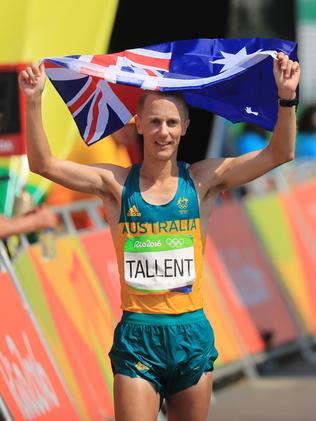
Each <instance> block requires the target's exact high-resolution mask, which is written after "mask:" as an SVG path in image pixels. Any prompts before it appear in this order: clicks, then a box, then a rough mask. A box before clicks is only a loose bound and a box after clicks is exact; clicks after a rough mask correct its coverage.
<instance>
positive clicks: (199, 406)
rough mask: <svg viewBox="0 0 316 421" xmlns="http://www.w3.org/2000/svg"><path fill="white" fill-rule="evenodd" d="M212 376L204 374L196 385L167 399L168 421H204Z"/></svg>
mask: <svg viewBox="0 0 316 421" xmlns="http://www.w3.org/2000/svg"><path fill="white" fill-rule="evenodd" d="M212 383H213V376H212V373H211V372H207V373H204V374H203V375H202V377H201V378H200V380H199V381H198V383H197V384H196V385H194V386H191V387H189V388H187V389H184V390H182V391H181V392H178V393H175V394H173V395H171V396H169V397H168V399H167V414H168V421H206V419H207V414H208V409H209V405H210V400H211V393H212Z"/></svg>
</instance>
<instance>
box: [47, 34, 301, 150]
mask: <svg viewBox="0 0 316 421" xmlns="http://www.w3.org/2000/svg"><path fill="white" fill-rule="evenodd" d="M296 48H297V45H296V43H294V42H291V41H284V40H280V39H264V38H247V39H195V40H188V41H174V42H168V43H164V44H159V45H153V46H149V47H145V48H136V49H132V50H125V51H123V52H120V53H116V54H102V55H82V56H79V55H74V56H63V57H55V58H45V59H43V60H42V61H43V62H44V65H45V69H46V73H47V76H48V77H49V79H50V80H51V82H52V83H53V85H54V86H55V88H56V89H57V91H58V92H59V94H60V95H61V97H62V99H63V100H64V101H65V103H66V104H67V106H68V108H69V110H70V112H71V113H72V115H73V118H74V120H75V122H76V124H77V126H78V129H79V132H80V134H81V136H82V138H83V139H84V140H85V142H86V143H87V144H88V145H91V144H92V143H94V142H97V141H98V140H100V139H102V138H104V137H106V136H108V135H110V134H111V133H113V132H115V131H116V130H118V129H120V128H121V127H123V126H124V125H125V124H126V123H128V122H129V121H130V119H131V118H132V117H133V116H134V115H135V113H136V109H137V103H138V100H139V97H140V95H141V94H142V92H143V91H144V90H154V91H173V90H176V91H182V92H183V95H184V98H185V100H186V101H187V102H188V104H189V105H191V106H194V107H199V108H203V109H206V110H209V111H211V112H213V113H216V114H219V115H221V116H223V117H225V118H227V119H229V120H231V121H233V122H240V121H244V122H254V123H256V124H258V125H261V126H262V127H264V128H266V129H268V130H273V128H274V125H275V123H276V119H277V90H276V85H275V82H274V76H273V72H272V59H273V58H275V55H276V53H277V52H278V51H283V52H284V53H286V54H288V55H289V56H290V58H291V59H293V60H297V57H296Z"/></svg>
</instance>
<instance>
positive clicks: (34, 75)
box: [19, 63, 46, 99]
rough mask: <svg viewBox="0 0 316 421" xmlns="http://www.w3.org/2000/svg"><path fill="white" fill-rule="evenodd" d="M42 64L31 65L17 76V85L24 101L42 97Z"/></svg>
mask: <svg viewBox="0 0 316 421" xmlns="http://www.w3.org/2000/svg"><path fill="white" fill-rule="evenodd" d="M45 80H46V75H45V69H44V64H43V63H42V64H41V65H40V66H39V65H38V64H35V63H33V64H31V65H30V66H28V67H27V68H26V69H25V70H22V71H21V72H20V74H19V85H20V88H21V89H22V91H23V92H24V95H25V97H26V99H35V98H37V97H40V96H41V95H42V92H43V90H44V86H45Z"/></svg>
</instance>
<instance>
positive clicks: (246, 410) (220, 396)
mask: <svg viewBox="0 0 316 421" xmlns="http://www.w3.org/2000/svg"><path fill="white" fill-rule="evenodd" d="M214 397H215V399H213V401H212V406H211V409H210V413H209V417H208V421H283V420H284V421H285V420H286V421H315V420H316V365H311V364H307V363H304V362H301V361H294V362H293V361H292V362H291V363H288V364H286V365H284V366H282V367H278V368H277V369H275V370H273V371H271V372H270V373H269V374H265V375H263V376H261V377H259V379H258V381H255V382H254V383H250V382H249V381H247V380H241V381H238V382H237V383H234V384H233V385H229V386H225V387H224V388H221V389H219V390H217V391H216V392H215V396H214Z"/></svg>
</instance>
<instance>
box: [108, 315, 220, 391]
mask: <svg viewBox="0 0 316 421" xmlns="http://www.w3.org/2000/svg"><path fill="white" fill-rule="evenodd" d="M217 355H218V353H217V350H216V348H215V347H214V333H213V329H212V327H211V325H210V323H209V321H208V320H207V318H206V317H205V314H204V312H203V310H197V311H194V312H192V313H183V314H179V315H178V314H176V315H169V314H143V313H131V312H126V311H125V312H123V317H122V320H121V321H120V322H119V324H118V325H117V327H116V329H115V332H114V342H113V346H112V349H111V351H110V353H109V356H110V359H111V363H112V370H113V373H114V375H115V374H118V373H119V374H124V375H126V376H129V377H134V378H135V377H141V378H143V379H145V380H148V381H149V382H151V383H152V384H153V385H154V387H155V389H156V391H157V392H158V393H159V394H160V397H161V399H163V398H168V396H170V395H172V394H174V393H177V392H180V391H181V390H184V389H186V388H188V387H190V386H193V385H194V384H196V383H197V382H198V381H199V379H200V378H201V376H202V374H203V373H205V372H207V371H212V370H213V364H214V361H215V360H216V358H217Z"/></svg>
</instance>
